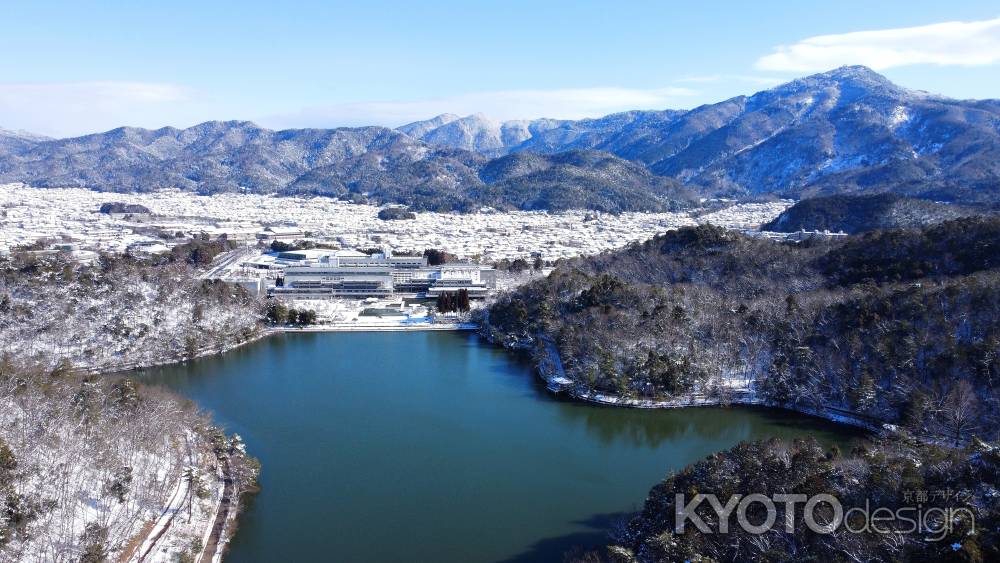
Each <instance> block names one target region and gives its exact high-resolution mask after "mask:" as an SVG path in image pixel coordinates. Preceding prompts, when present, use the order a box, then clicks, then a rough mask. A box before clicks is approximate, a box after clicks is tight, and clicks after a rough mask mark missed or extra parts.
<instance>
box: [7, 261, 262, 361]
mask: <svg viewBox="0 0 1000 563" xmlns="http://www.w3.org/2000/svg"><path fill="white" fill-rule="evenodd" d="M216 251H217V250H214V251H213V250H212V249H211V248H210V247H209V246H208V245H205V244H200V243H195V244H193V245H189V246H187V247H178V249H177V251H176V252H175V255H174V256H173V257H172V259H167V260H163V261H164V263H162V264H156V265H153V264H150V263H148V262H144V261H141V260H137V259H133V258H129V257H113V256H102V257H101V258H100V260H99V262H98V263H97V264H95V265H89V266H78V265H75V264H73V263H72V262H69V261H67V260H65V259H64V258H63V257H62V256H60V255H58V254H55V255H34V254H31V253H15V254H14V255H12V256H11V257H8V258H5V259H0V346H2V348H3V350H4V352H5V353H7V354H10V355H13V356H16V357H18V358H21V359H23V360H31V361H33V362H36V363H39V364H42V365H46V366H48V367H54V366H55V364H62V365H63V366H64V368H79V369H84V370H90V371H107V370H110V369H120V368H123V367H131V366H136V365H152V364H157V363H165V362H171V361H177V360H180V359H184V358H190V357H194V356H197V355H199V354H200V353H202V352H204V351H207V350H221V349H226V348H229V347H232V346H234V345H236V344H239V343H241V342H243V341H245V340H247V339H249V338H252V337H254V336H255V335H256V334H257V333H258V331H259V329H260V320H261V316H262V313H261V305H260V303H258V302H257V301H256V300H255V299H253V298H251V297H250V296H249V295H247V294H246V293H245V292H244V291H242V289H241V288H236V287H233V286H229V285H226V284H223V283H221V282H203V281H200V280H198V279H197V278H196V271H195V264H199V263H202V262H204V261H206V260H207V261H210V260H211V254H212V253H213V252H216Z"/></svg>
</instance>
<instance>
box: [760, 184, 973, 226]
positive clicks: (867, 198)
mask: <svg viewBox="0 0 1000 563" xmlns="http://www.w3.org/2000/svg"><path fill="white" fill-rule="evenodd" d="M978 214H980V211H978V210H976V209H972V208H968V207H962V206H958V205H948V204H944V203H936V202H933V201H927V200H921V199H914V198H909V197H904V196H900V195H896V194H891V193H882V194H872V195H836V196H829V197H815V198H809V199H804V200H802V201H800V202H798V203H796V204H795V205H793V206H791V207H789V208H788V209H786V210H785V211H784V212H782V213H781V215H779V216H778V217H776V218H775V219H774V220H773V221H771V222H770V223H767V224H766V225H763V226H762V227H761V230H764V231H778V232H784V233H791V232H795V231H830V232H835V233H836V232H844V233H848V234H856V233H863V232H865V231H874V230H876V229H900V228H913V227H920V226H922V225H932V224H934V223H940V222H942V221H947V220H949V219H958V218H959V217H970V216H973V215H978Z"/></svg>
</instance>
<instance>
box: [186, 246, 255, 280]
mask: <svg viewBox="0 0 1000 563" xmlns="http://www.w3.org/2000/svg"><path fill="white" fill-rule="evenodd" d="M256 252H257V250H256V249H254V248H237V249H236V250H230V251H229V252H225V253H223V254H220V255H218V256H216V257H215V260H213V261H212V265H211V266H209V268H208V271H206V272H205V273H203V274H201V275H200V276H198V279H203V280H215V279H221V278H224V277H225V273H226V270H228V269H229V268H231V267H232V266H233V265H235V264H238V263H239V262H242V261H243V260H246V259H247V258H249V257H251V256H253V255H254V254H255V253H256Z"/></svg>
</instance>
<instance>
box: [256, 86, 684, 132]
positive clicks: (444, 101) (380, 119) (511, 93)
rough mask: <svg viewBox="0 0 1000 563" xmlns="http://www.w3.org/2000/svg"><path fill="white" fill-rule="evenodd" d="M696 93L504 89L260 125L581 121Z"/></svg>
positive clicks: (322, 110) (313, 112)
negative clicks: (480, 117)
mask: <svg viewBox="0 0 1000 563" xmlns="http://www.w3.org/2000/svg"><path fill="white" fill-rule="evenodd" d="M695 94H697V92H695V91H694V90H691V89H689V88H681V87H667V88H656V89H647V90H642V89H630V88H612V87H609V88H570V89H557V90H506V91H497V92H477V93H470V94H460V95H455V96H446V97H440V98H434V99H426V100H411V101H393V102H357V103H342V104H333V105H329V106H321V107H311V108H305V109H303V110H300V111H297V112H294V113H289V114H282V115H274V116H271V117H267V118H262V119H261V122H262V123H263V124H266V125H269V126H273V127H331V126H338V125H373V124H375V125H387V126H398V125H403V124H405V123H409V122H412V121H418V120H421V119H428V118H430V117H433V116H435V115H439V114H442V113H455V114H459V115H467V114H473V113H482V114H485V115H487V116H489V117H490V118H492V119H497V120H508V119H534V118H538V117H551V118H554V119H581V118H585V117H597V116H602V115H607V114H609V113H614V112H616V111H624V110H630V109H664V108H673V107H678V106H679V105H681V104H682V103H683V101H684V100H686V99H688V98H690V97H691V96H694V95H695Z"/></svg>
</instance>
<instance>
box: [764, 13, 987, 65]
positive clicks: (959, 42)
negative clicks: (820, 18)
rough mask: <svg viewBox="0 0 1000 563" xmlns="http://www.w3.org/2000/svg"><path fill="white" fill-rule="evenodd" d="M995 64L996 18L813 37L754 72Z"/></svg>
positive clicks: (788, 47) (782, 51) (773, 55)
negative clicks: (855, 66) (851, 66)
mask: <svg viewBox="0 0 1000 563" xmlns="http://www.w3.org/2000/svg"><path fill="white" fill-rule="evenodd" d="M996 62H1000V18H997V19H992V20H984V21H972V22H945V23H936V24H932V25H923V26H919V27H903V28H897V29H883V30H877V31H857V32H853V33H842V34H838V35H819V36H816V37H809V38H807V39H803V40H801V41H799V42H798V43H796V44H794V45H782V46H778V47H776V48H775V50H774V52H773V53H771V54H770V55H766V56H763V57H761V58H759V59H758V60H757V62H756V64H755V66H756V67H757V68H758V69H761V70H770V71H787V72H812V71H822V70H828V69H831V68H835V67H838V66H842V65H849V64H862V65H866V66H869V67H871V68H873V69H876V70H884V69H888V68H893V67H898V66H905V65H914V64H935V65H961V66H978V65H988V64H994V63H996Z"/></svg>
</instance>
